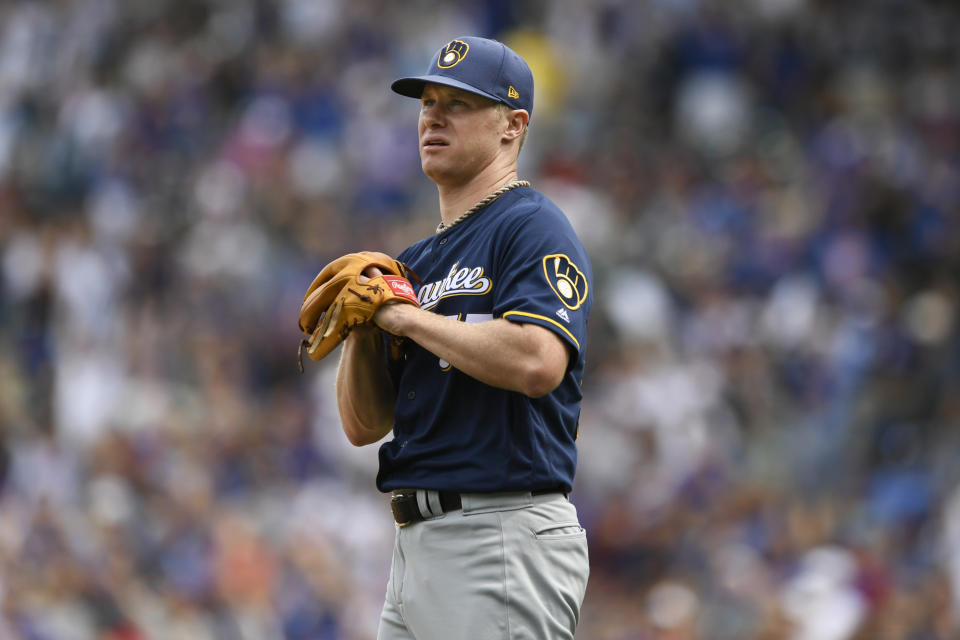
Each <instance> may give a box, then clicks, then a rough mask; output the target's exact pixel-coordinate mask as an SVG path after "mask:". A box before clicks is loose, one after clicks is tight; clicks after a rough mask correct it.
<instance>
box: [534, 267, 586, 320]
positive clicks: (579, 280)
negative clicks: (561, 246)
mask: <svg viewBox="0 0 960 640" xmlns="http://www.w3.org/2000/svg"><path fill="white" fill-rule="evenodd" d="M543 275H544V276H545V277H546V278H547V282H549V283H550V288H551V289H553V292H554V293H555V294H557V297H558V298H560V301H561V302H562V303H563V306H565V307H566V308H567V309H570V310H571V311H573V310H574V309H579V308H580V305H582V304H583V303H584V301H585V300H586V299H587V277H586V276H585V275H583V272H582V271H580V269H579V268H578V267H577V265H575V264H574V263H573V261H571V260H570V258H568V257H567V256H565V255H563V254H562V253H554V254H551V255H549V256H544V258H543Z"/></svg>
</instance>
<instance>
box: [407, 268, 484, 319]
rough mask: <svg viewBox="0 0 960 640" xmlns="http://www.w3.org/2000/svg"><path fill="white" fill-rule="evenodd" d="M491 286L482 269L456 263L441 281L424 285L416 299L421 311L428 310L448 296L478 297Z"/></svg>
mask: <svg viewBox="0 0 960 640" xmlns="http://www.w3.org/2000/svg"><path fill="white" fill-rule="evenodd" d="M492 286H493V283H492V282H491V281H490V278H487V277H485V276H484V275H483V267H460V263H459V262H456V263H454V265H453V266H452V267H450V273H448V274H447V277H445V278H444V279H443V280H438V281H436V282H431V283H429V284H424V285H423V286H422V287H420V292H419V293H418V294H417V299H418V300H419V302H420V308H421V309H430V308H432V307H434V306H436V304H437V303H438V302H440V301H441V300H442V299H444V298H448V297H450V296H480V295H483V294H485V293H487V292H488V291H490V288H491V287H492Z"/></svg>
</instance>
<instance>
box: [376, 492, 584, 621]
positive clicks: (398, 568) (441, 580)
mask: <svg viewBox="0 0 960 640" xmlns="http://www.w3.org/2000/svg"><path fill="white" fill-rule="evenodd" d="M418 493H420V492H418ZM422 493H423V495H422V496H418V497H420V498H421V499H420V504H421V513H423V512H424V506H425V505H429V504H430V503H431V496H430V494H431V493H432V494H434V496H432V498H433V500H436V498H435V494H436V492H430V491H422ZM461 500H462V502H463V510H462V511H461V510H458V511H451V512H449V513H446V514H442V515H440V516H439V517H434V518H430V519H428V520H425V521H423V522H417V523H413V524H410V525H408V526H405V527H398V528H397V534H396V540H395V543H394V549H393V565H392V567H391V569H390V581H389V583H388V584H387V594H386V599H385V602H384V605H383V612H382V614H381V617H380V628H379V631H378V633H377V640H561V639H568V640H572V639H573V637H574V632H575V630H576V627H577V621H578V620H579V617H580V605H581V603H582V602H583V597H584V593H585V591H586V588H587V577H588V575H589V573H590V566H589V560H588V557H587V537H586V532H585V531H584V530H583V528H581V526H580V523H579V520H578V519H577V510H576V507H574V505H573V504H571V503H570V502H569V501H568V500H567V499H566V497H565V496H564V495H563V494H560V493H553V494H544V495H537V496H533V495H531V494H530V493H499V494H463V495H462V497H461ZM426 509H429V506H427V507H426ZM424 515H426V514H424Z"/></svg>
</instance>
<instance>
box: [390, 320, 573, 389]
mask: <svg viewBox="0 0 960 640" xmlns="http://www.w3.org/2000/svg"><path fill="white" fill-rule="evenodd" d="M394 306H395V307H398V308H396V309H390V310H389V313H390V315H389V316H387V317H386V318H384V316H379V319H378V322H379V321H380V319H382V320H383V321H384V323H385V324H387V325H388V326H389V329H388V330H391V331H392V332H394V333H398V334H400V335H405V336H407V337H408V338H410V339H411V340H413V341H415V342H416V343H417V344H419V345H420V346H422V347H423V348H424V349H426V350H427V351H430V352H431V353H433V354H434V355H436V356H437V357H439V358H443V359H444V360H446V361H447V362H449V363H450V364H451V365H453V366H454V367H456V368H457V369H459V370H460V371H462V372H463V373H466V374H467V375H469V376H471V377H473V378H476V379H477V380H479V381H480V382H484V383H486V384H489V385H491V386H495V387H499V388H502V389H508V390H510V391H519V392H520V393H523V394H525V395H528V396H531V397H538V396H541V395H543V394H545V393H549V392H550V391H552V390H553V389H554V388H556V386H557V385H558V384H560V382H561V380H562V379H563V375H564V373H565V372H566V368H567V359H568V352H567V347H566V346H565V344H564V343H563V341H562V340H561V339H560V338H559V337H557V336H556V335H555V334H554V333H553V332H552V331H550V330H548V329H544V328H543V327H540V326H537V325H534V324H523V323H513V322H510V321H509V320H504V319H497V320H489V321H486V322H479V323H466V322H459V321H457V320H454V319H452V318H446V317H443V316H439V315H436V314H433V313H430V312H428V311H422V310H420V309H416V308H413V307H408V308H406V309H401V308H399V307H400V306H401V305H394ZM402 306H406V305H402Z"/></svg>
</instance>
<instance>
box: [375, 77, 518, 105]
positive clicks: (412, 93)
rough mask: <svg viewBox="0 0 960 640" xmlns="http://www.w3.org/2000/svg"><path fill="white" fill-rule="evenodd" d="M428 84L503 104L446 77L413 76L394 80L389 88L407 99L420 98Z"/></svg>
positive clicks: (484, 92)
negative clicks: (439, 85)
mask: <svg viewBox="0 0 960 640" xmlns="http://www.w3.org/2000/svg"><path fill="white" fill-rule="evenodd" d="M428 82H432V83H433V84H442V85H445V86H447V87H454V88H456V89H463V90H464V91H469V92H470V93H475V94H477V95H478V96H483V97H484V98H489V99H490V100H493V101H494V102H503V100H501V99H500V98H498V97H497V96H495V95H493V94H492V93H487V92H486V91H481V90H480V89H477V88H476V87H474V86H471V85H469V84H467V83H466V82H460V81H459V80H455V79H453V78H448V77H446V76H415V77H411V78H400V79H399V80H394V82H393V84H391V85H390V88H391V89H393V90H394V91H395V92H397V93H399V94H400V95H402V96H407V97H408V98H420V96H422V95H423V87H424V85H425V84H427V83H428Z"/></svg>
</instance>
